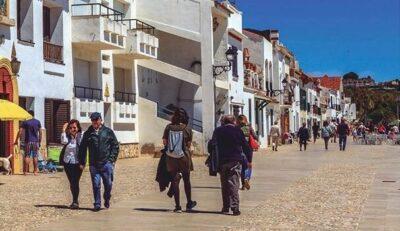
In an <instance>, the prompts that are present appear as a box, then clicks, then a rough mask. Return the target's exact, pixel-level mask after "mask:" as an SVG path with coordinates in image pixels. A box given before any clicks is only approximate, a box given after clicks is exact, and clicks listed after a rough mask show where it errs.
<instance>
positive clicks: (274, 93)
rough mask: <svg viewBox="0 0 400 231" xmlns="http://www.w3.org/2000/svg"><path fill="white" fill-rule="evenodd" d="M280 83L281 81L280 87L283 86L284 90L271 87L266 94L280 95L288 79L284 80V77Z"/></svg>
mask: <svg viewBox="0 0 400 231" xmlns="http://www.w3.org/2000/svg"><path fill="white" fill-rule="evenodd" d="M281 83H282V87H283V89H284V90H272V89H271V90H267V93H268V94H270V93H272V95H273V96H275V97H276V96H278V95H280V94H283V93H284V92H285V89H286V86H287V83H288V81H287V80H286V78H284V79H283V80H282V82H281Z"/></svg>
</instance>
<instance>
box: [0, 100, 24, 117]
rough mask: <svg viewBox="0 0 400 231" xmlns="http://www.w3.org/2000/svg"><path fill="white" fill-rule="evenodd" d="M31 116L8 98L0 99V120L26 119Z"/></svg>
mask: <svg viewBox="0 0 400 231" xmlns="http://www.w3.org/2000/svg"><path fill="white" fill-rule="evenodd" d="M28 119H32V116H31V115H30V114H29V113H28V112H27V111H25V110H24V109H23V108H22V107H20V106H18V105H17V104H15V103H13V102H10V101H8V100H3V99H0V120H1V121H9V120H28Z"/></svg>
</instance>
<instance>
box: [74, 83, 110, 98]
mask: <svg viewBox="0 0 400 231" xmlns="http://www.w3.org/2000/svg"><path fill="white" fill-rule="evenodd" d="M102 92H103V90H102V89H99V88H91V87H82V86H74V94H75V97H77V98H83V99H93V100H102V99H103V94H102Z"/></svg>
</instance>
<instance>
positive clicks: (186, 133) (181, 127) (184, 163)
mask: <svg viewBox="0 0 400 231" xmlns="http://www.w3.org/2000/svg"><path fill="white" fill-rule="evenodd" d="M188 123H189V118H188V116H187V113H186V111H185V110H184V109H182V108H180V109H177V110H176V111H175V112H174V115H173V116H172V119H171V123H170V124H168V125H167V127H166V128H165V130H164V135H163V138H162V139H163V143H164V145H165V146H166V147H167V151H166V154H167V157H166V162H167V171H168V172H169V174H170V175H171V177H172V178H173V181H172V185H171V187H172V191H171V193H173V195H174V199H175V209H174V212H177V213H181V212H182V207H181V204H180V198H179V183H180V180H181V178H183V183H184V187H185V194H186V199H187V204H186V211H191V210H192V209H193V208H194V207H195V206H196V204H197V202H196V201H192V186H191V183H190V171H192V170H193V166H192V161H191V156H190V153H189V149H190V145H191V143H192V137H193V133H192V129H190V128H189V127H188Z"/></svg>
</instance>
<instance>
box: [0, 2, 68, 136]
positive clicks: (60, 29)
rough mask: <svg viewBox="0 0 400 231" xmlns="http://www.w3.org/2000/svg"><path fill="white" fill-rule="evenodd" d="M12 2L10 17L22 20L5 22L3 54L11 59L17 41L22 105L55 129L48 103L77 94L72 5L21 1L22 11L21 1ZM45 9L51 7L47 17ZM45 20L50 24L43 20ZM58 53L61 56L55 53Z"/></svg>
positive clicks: (43, 125)
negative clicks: (73, 53)
mask: <svg viewBox="0 0 400 231" xmlns="http://www.w3.org/2000/svg"><path fill="white" fill-rule="evenodd" d="M8 3H9V18H10V19H12V20H14V21H17V19H18V18H19V20H20V23H19V24H17V23H15V24H14V25H1V27H0V34H2V35H4V44H1V45H0V56H2V57H5V58H8V59H10V57H11V50H12V46H13V44H15V49H16V57H17V58H18V60H19V61H21V67H20V71H19V77H18V78H17V79H18V89H19V96H20V97H21V98H20V104H21V105H22V106H23V107H25V108H26V109H27V110H33V111H34V112H35V117H36V118H37V119H38V120H39V121H40V122H41V124H42V127H43V128H44V129H48V130H49V129H51V130H53V129H55V127H49V123H46V118H45V104H46V102H47V103H49V100H51V101H52V102H53V101H62V102H63V103H66V104H65V105H68V103H69V102H70V101H71V99H72V96H73V94H72V92H73V91H72V89H73V78H72V58H71V53H70V52H69V51H70V50H71V33H70V24H71V20H70V19H71V17H70V13H69V11H68V7H69V6H68V5H67V4H66V3H65V1H61V0H57V1H48V0H43V1H39V0H30V1H20V3H19V4H20V7H19V8H20V12H18V11H17V8H18V7H17V1H8ZM44 9H46V10H48V12H46V13H48V14H46V15H47V16H48V17H47V18H44V15H45V12H44ZM44 20H45V21H46V22H47V23H42V22H43V21H44ZM43 25H46V28H44V26H43ZM47 26H48V27H47ZM18 31H20V33H18ZM49 49H50V50H52V49H54V50H53V52H49ZM55 50H56V52H54V51H55ZM55 53H57V54H56V56H57V57H56V56H53V55H54V54H55ZM15 87H17V86H15ZM66 108H67V107H66ZM68 109H69V108H68ZM47 119H49V118H47ZM62 122H67V120H65V121H62ZM47 133H49V131H47Z"/></svg>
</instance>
